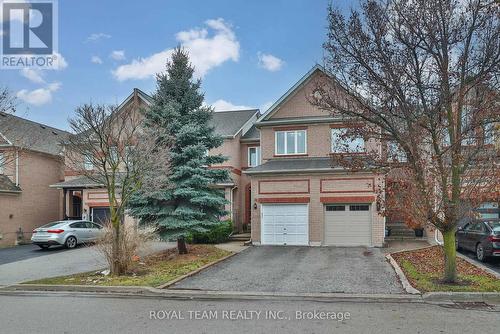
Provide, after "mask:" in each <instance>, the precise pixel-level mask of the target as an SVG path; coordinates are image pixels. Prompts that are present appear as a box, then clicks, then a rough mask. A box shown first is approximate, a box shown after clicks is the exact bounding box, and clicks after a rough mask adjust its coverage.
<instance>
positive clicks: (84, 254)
mask: <svg viewBox="0 0 500 334" xmlns="http://www.w3.org/2000/svg"><path fill="white" fill-rule="evenodd" d="M175 246H176V245H175V243H165V242H153V243H151V244H150V245H148V247H146V249H145V250H144V253H153V252H158V251H161V250H163V249H167V248H172V247H175ZM37 248H38V247H36V246H33V245H26V246H18V247H14V248H7V249H0V258H2V261H1V262H0V286H2V285H10V284H14V283H20V282H25V281H31V280H36V279H41V278H46V277H55V276H63V275H71V274H77V273H81V272H86V271H92V270H99V269H103V268H106V267H107V263H106V260H105V259H104V256H103V255H102V254H101V253H100V252H98V251H97V250H96V248H95V247H85V246H79V247H78V248H76V249H71V250H67V249H64V248H49V249H48V250H40V249H37Z"/></svg>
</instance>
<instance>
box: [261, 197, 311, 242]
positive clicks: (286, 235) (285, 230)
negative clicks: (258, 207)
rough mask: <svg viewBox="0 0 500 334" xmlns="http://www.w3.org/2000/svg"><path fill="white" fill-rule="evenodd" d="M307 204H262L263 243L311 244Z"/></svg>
mask: <svg viewBox="0 0 500 334" xmlns="http://www.w3.org/2000/svg"><path fill="white" fill-rule="evenodd" d="M308 222H309V210H308V205H307V204H266V205H262V219H261V223H262V234H261V237H262V238H261V240H262V244H263V245H309V231H308V228H309V227H308V226H309V223H308Z"/></svg>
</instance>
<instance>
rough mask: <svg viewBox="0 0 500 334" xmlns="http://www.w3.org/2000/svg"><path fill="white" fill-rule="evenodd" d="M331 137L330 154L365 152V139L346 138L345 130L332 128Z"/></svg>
mask: <svg viewBox="0 0 500 334" xmlns="http://www.w3.org/2000/svg"><path fill="white" fill-rule="evenodd" d="M331 136H332V153H361V152H364V151H365V139H364V138H363V137H357V138H351V137H349V136H347V128H333V129H331Z"/></svg>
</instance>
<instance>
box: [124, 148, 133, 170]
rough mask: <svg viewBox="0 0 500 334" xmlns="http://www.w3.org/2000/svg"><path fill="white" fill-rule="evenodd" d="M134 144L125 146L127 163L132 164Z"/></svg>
mask: <svg viewBox="0 0 500 334" xmlns="http://www.w3.org/2000/svg"><path fill="white" fill-rule="evenodd" d="M134 153H135V146H125V160H126V163H127V164H130V165H133V164H134Z"/></svg>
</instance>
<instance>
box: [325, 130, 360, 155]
mask: <svg viewBox="0 0 500 334" xmlns="http://www.w3.org/2000/svg"><path fill="white" fill-rule="evenodd" d="M346 129H349V127H347V126H346V127H340V126H339V127H330V153H331V154H364V153H366V143H367V140H366V139H365V138H363V137H359V139H362V140H363V148H362V150H357V151H352V152H351V151H348V152H338V151H335V150H334V149H333V131H334V130H337V131H338V130H346ZM351 142H352V141H351Z"/></svg>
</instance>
